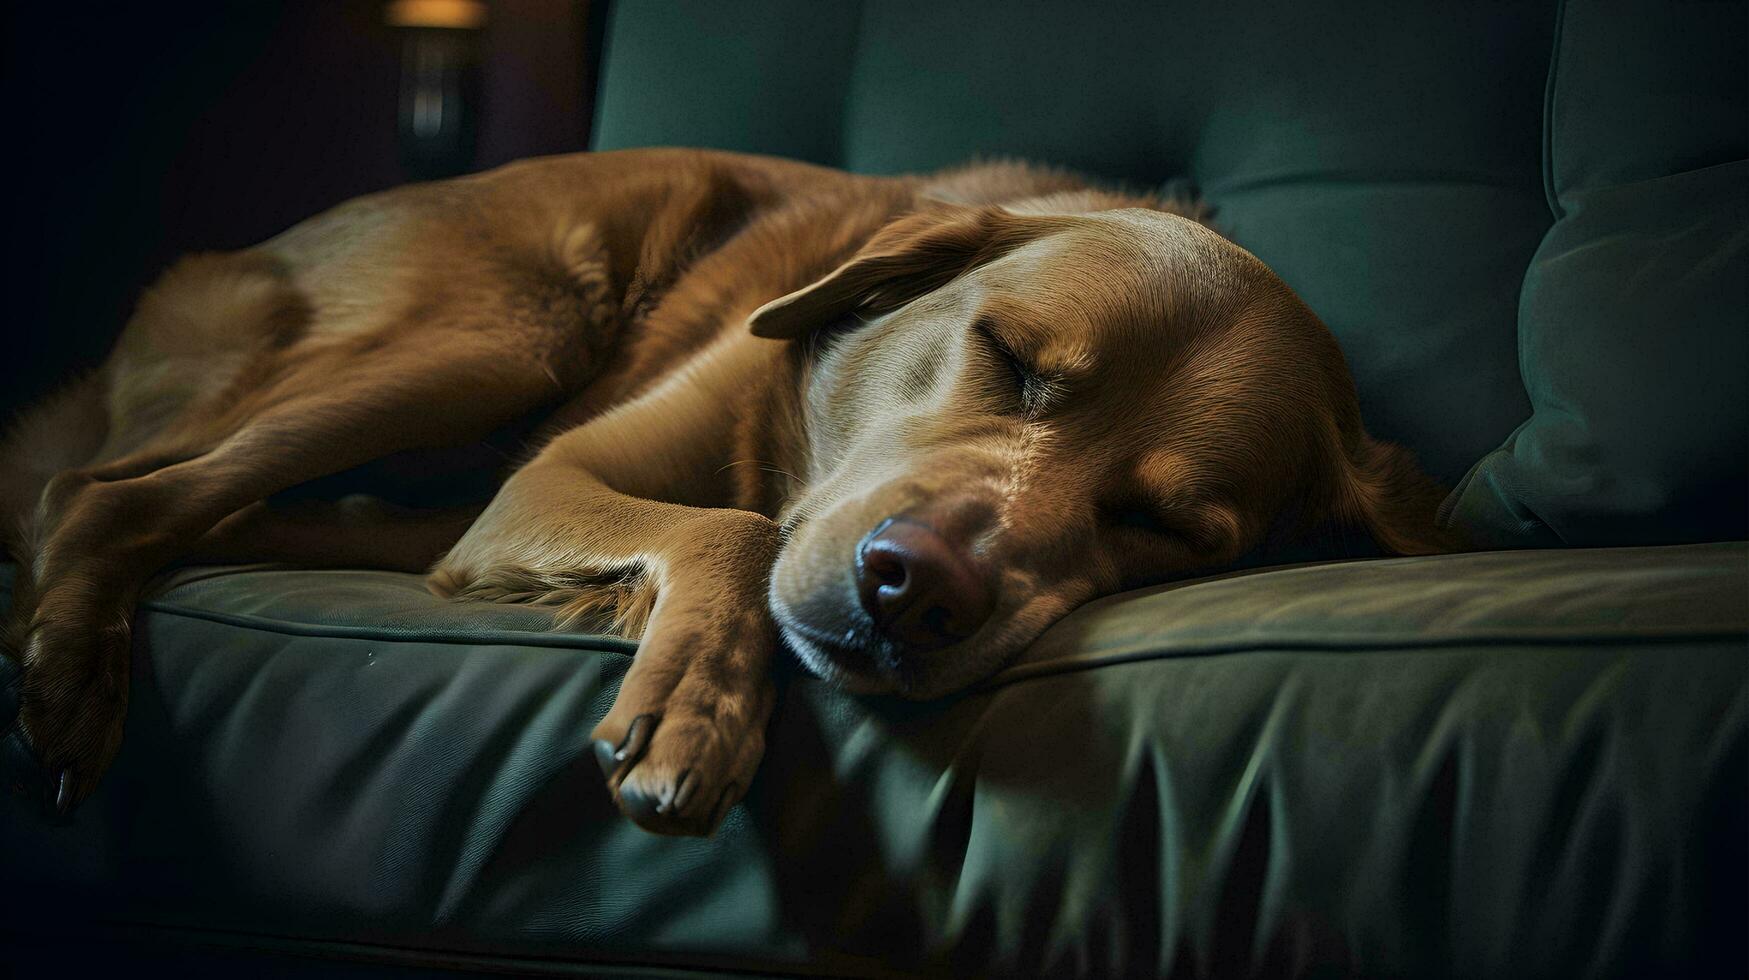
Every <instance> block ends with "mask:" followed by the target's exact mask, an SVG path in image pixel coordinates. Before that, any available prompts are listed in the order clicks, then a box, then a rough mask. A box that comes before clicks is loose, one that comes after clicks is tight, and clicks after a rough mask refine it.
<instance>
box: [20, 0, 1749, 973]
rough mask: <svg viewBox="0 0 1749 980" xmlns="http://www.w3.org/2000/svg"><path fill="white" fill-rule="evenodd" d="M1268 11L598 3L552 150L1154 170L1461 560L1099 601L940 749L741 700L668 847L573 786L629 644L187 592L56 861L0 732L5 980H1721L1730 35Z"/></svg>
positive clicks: (1741, 162)
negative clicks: (1487, 979)
mask: <svg viewBox="0 0 1749 980" xmlns="http://www.w3.org/2000/svg"><path fill="white" fill-rule="evenodd" d="M1317 6H1318V5H1311V4H1298V5H1288V4H1276V3H1268V2H1263V0H1245V2H1240V3H1233V4H1225V5H1213V4H1135V5H1123V4H1117V5H1107V4H1100V5H1093V4H1081V3H1071V2H1059V3H1004V2H998V0H976V2H954V3H945V2H940V0H936V2H924V0H867V2H864V3H853V2H819V0H784V2H771V0H760V2H750V3H746V4H717V3H709V2H705V0H689V2H677V0H622V2H620V3H618V4H615V5H613V7H611V8H609V9H607V10H606V12H605V15H604V16H598V17H597V18H596V22H597V23H598V24H599V25H600V26H601V28H602V29H601V31H600V32H599V33H598V35H597V40H598V42H599V43H600V46H601V65H602V70H601V76H600V80H599V89H598V92H597V101H596V105H597V108H596V114H595V129H594V139H595V145H596V146H597V147H599V148H613V147H621V146H633V145H647V144H689V145H704V146H718V147H727V148H733V149H742V150H753V151H759V152H767V153H775V154H781V155H786V156H793V157H799V158H802V159H808V160H814V161H818V162H823V163H829V164H834V165H839V166H844V167H848V168H851V169H856V170H864V171H871V172H892V171H898V170H914V169H924V168H932V167H937V166H941V165H945V164H950V163H953V162H955V161H958V160H963V159H965V158H968V157H972V156H976V155H994V154H1012V155H1019V156H1025V157H1028V158H1033V159H1041V160H1049V161H1054V162H1057V163H1062V164H1066V165H1070V166H1073V167H1077V168H1080V169H1082V170H1085V171H1088V172H1091V173H1095V174H1099V175H1102V176H1105V177H1108V178H1111V179H1114V180H1123V181H1128V182H1130V183H1131V184H1136V185H1157V184H1160V183H1161V182H1163V181H1165V180H1167V179H1168V178H1172V177H1178V176H1183V177H1188V178H1189V179H1191V180H1193V181H1194V182H1195V183H1196V185H1197V186H1198V187H1199V188H1200V191H1201V193H1202V194H1203V195H1204V196H1205V197H1206V198H1207V199H1208V200H1209V201H1210V203H1211V204H1212V205H1213V206H1214V207H1215V209H1216V214H1217V221H1218V223H1219V224H1220V225H1221V226H1222V227H1223V230H1225V231H1226V232H1228V233H1229V234H1230V235H1232V236H1233V237H1234V238H1235V239H1236V240H1237V241H1239V242H1240V243H1241V244H1243V245H1245V246H1246V247H1247V248H1250V249H1251V250H1253V251H1254V252H1256V253H1257V254H1258V255H1259V256H1260V257H1261V258H1263V259H1264V260H1265V261H1267V262H1269V263H1270V264H1271V265H1272V266H1273V267H1274V268H1275V269H1276V270H1277V271H1278V272H1279V273H1280V274H1281V275H1282V276H1283V278H1284V279H1286V280H1287V282H1288V283H1289V284H1290V285H1292V286H1293V287H1294V288H1296V289H1297V290H1298V291H1299V292H1300V293H1301V295H1302V296H1304V297H1305V299H1306V300H1307V301H1308V302H1309V303H1310V304H1311V306H1312V307H1313V308H1314V309H1316V310H1317V311H1318V312H1319V314H1320V315H1321V316H1322V317H1323V318H1324V319H1325V321H1326V322H1327V323H1328V324H1329V325H1330V327H1331V328H1332V329H1333V330H1334V331H1335V332H1336V333H1337V335H1338V336H1339V338H1340V339H1341V341H1342V342H1343V345H1344V348H1345V350H1346V351H1347V354H1348V357H1349V359H1350V363H1351V365H1352V367H1353V369H1354V372H1355V375H1356V380H1357V383H1358V385H1359V387H1360V392H1361V397H1362V404H1363V409H1364V411H1365V413H1366V416H1367V418H1368V421H1369V425H1370V427H1371V428H1372V430H1373V431H1374V432H1375V434H1378V435H1381V436H1384V437H1388V438H1391V439H1395V440H1398V441H1401V442H1404V443H1406V444H1408V445H1410V446H1412V447H1413V448H1415V449H1416V451H1417V452H1418V453H1419V454H1420V455H1421V457H1422V459H1423V460H1424V462H1425V463H1426V465H1427V466H1428V468H1429V469H1430V470H1432V471H1433V472H1434V473H1436V474H1437V475H1438V476H1440V477H1441V478H1442V479H1443V480H1445V481H1446V482H1447V483H1448V484H1450V485H1452V486H1453V487H1454V488H1455V489H1454V491H1453V493H1452V496H1451V497H1450V499H1448V501H1447V504H1446V511H1445V516H1446V519H1448V520H1450V521H1451V522H1453V523H1455V524H1458V525H1460V526H1462V527H1464V528H1465V529H1466V530H1467V531H1468V532H1469V533H1470V534H1471V535H1472V536H1473V537H1474V538H1475V539H1476V540H1477V541H1478V542H1479V543H1480V544H1481V545H1482V546H1485V547H1487V548H1489V549H1491V550H1487V551H1481V552H1477V553H1472V554H1463V555H1450V556H1441V557H1434V558H1415V559H1380V560H1367V561H1355V560H1347V561H1327V562H1314V563H1309V564H1300V565H1293V566H1288V567H1275V568H1270V567H1261V568H1250V569H1247V570H1243V571H1235V572H1232V573H1229V574H1225V575H1218V576H1214V577H1211V578H1205V579H1199V580H1194V581H1186V582H1178V583H1171V584H1167V585H1162V586H1159V587H1156V588H1151V589H1146V590H1142V591H1139V592H1135V593H1130V594H1126V595H1122V596H1115V597H1111V598H1108V599H1104V600H1100V601H1098V602H1094V603H1092V604H1090V605H1088V606H1086V607H1084V608H1082V609H1080V610H1078V611H1077V612H1075V613H1074V614H1072V615H1071V616H1070V617H1068V618H1067V619H1066V620H1064V621H1063V622H1062V623H1060V624H1058V625H1057V626H1056V627H1055V628H1053V629H1052V630H1051V631H1049V632H1048V633H1047V634H1046V635H1045V636H1044V638H1043V639H1042V640H1041V641H1040V642H1039V643H1038V644H1037V645H1036V646H1035V647H1034V648H1033V649H1032V650H1031V651H1029V652H1028V654H1027V655H1026V656H1025V657H1024V658H1023V660H1022V661H1021V662H1020V663H1018V664H1016V665H1014V666H1012V667H1010V668H1009V669H1007V670H1006V671H1004V672H1003V673H1001V674H1000V675H998V676H997V677H995V678H994V679H992V680H991V681H989V682H987V683H985V684H983V685H981V686H979V687H978V688H977V689H975V690H973V691H970V692H967V693H965V694H963V695H960V696H956V697H953V698H949V699H947V700H945V701H942V702H939V703H930V704H909V703H902V702H896V701H888V700H884V699H874V698H857V697H851V696H847V695H844V694H841V693H838V692H835V691H833V690H831V689H829V688H827V687H825V686H824V685H822V684H820V683H819V682H817V681H814V680H812V679H810V678H807V677H805V676H789V677H787V678H786V681H785V685H784V693H783V697H782V700H781V703H780V707H779V709H778V711H777V714H776V718H775V720H774V722H773V729H772V732H771V738H770V744H771V749H770V752H769V755H768V758H767V759H766V762H765V765H764V768H763V769H762V770H761V774H760V776H759V778H758V780H757V781H756V782H755V784H754V786H753V788H752V791H751V793H750V795H749V796H748V798H747V800H746V801H745V802H744V803H743V804H741V805H739V806H737V807H736V808H735V809H734V810H733V811H732V812H731V814H730V815H729V817H728V819H727V822H726V824H725V825H724V827H723V828H722V829H721V830H720V831H719V833H718V834H717V835H716V836H715V837H714V838H712V839H708V840H682V839H667V838H658V837H654V836H651V835H648V834H645V833H643V832H641V831H639V830H637V829H636V828H635V827H633V826H632V825H630V824H629V823H627V822H626V821H624V820H622V819H621V818H619V817H618V816H617V814H616V813H615V811H614V810H613V808H612V806H611V804H610V803H609V801H608V799H607V797H606V794H605V791H604V790H603V788H602V785H601V779H600V775H599V773H598V772H597V770H596V768H595V764H594V762H593V760H592V758H591V756H590V754H589V752H588V751H587V748H588V741H587V739H588V732H589V730H590V728H591V726H592V725H593V724H594V722H595V721H596V720H597V719H599V718H600V717H601V716H602V715H603V714H604V713H605V711H606V709H607V707H608V705H609V704H610V703H611V701H612V698H613V695H614V692H615V690H616V688H617V685H618V683H619V680H620V678H621V677H622V676H623V675H624V672H625V669H626V665H627V663H628V661H629V657H630V655H631V652H632V645H631V644H630V643H628V642H626V641H623V640H620V639H616V638H612V637H604V636H594V635H585V634H575V633H562V632H559V633H555V632H552V631H551V630H550V629H549V628H548V621H547V620H546V618H545V616H544V614H543V613H541V612H539V611H537V610H534V609H528V608H520V607H513V606H471V605H454V604H446V603H442V602H439V601H438V600H436V599H433V598H432V597H431V596H429V595H428V594H427V593H426V592H425V591H424V590H423V589H422V588H421V586H420V584H419V582H418V580H417V579H416V578H414V577H411V576H402V575H395V574H389V573H378V572H363V571H332V572H307V571H290V570H284V569H274V568H267V567H247V568H230V569H187V570H183V571H181V572H178V573H176V574H174V575H171V576H168V577H167V578H166V579H165V580H164V581H163V582H162V583H161V584H160V586H159V587H158V588H157V589H156V590H155V592H154V593H153V594H152V596H151V597H150V598H149V599H148V600H147V601H146V602H145V604H144V606H143V608H142V609H141V612H140V616H139V619H138V622H137V633H136V647H135V661H134V669H133V684H134V694H133V701H132V708H131V711H130V715H129V719H128V730H127V741H126V744H125V746H124V747H123V749H122V753H121V756H120V757H119V759H118V760H117V762H116V765H115V768H114V770H113V771H112V772H111V773H110V774H109V776H108V778H107V779H106V781H105V783H104V785H103V787H102V788H101V789H100V790H99V792H98V794H97V795H96V796H95V797H93V798H92V799H91V800H90V801H89V802H88V803H87V804H86V805H85V806H84V807H83V808H82V809H81V810H79V811H78V812H77V813H76V814H75V816H74V817H73V818H72V820H71V821H70V823H68V824H67V825H56V824H54V823H52V822H51V821H49V820H48V819H46V818H45V817H44V815H43V809H42V807H41V806H40V801H39V800H38V792H39V789H38V787H37V785H36V783H35V779H36V776H35V774H34V772H33V770H32V767H31V765H30V762H29V759H28V758H27V757H26V755H25V753H24V750H23V748H22V746H21V745H20V743H19V740H18V739H17V736H16V732H15V731H14V732H13V733H12V734H10V735H9V736H8V737H7V738H6V739H5V741H4V742H3V743H0V754H3V755H4V756H5V758H4V764H5V774H6V783H5V784H4V785H5V786H6V788H8V789H9V792H8V793H7V795H6V796H5V798H4V799H3V800H0V882H4V884H5V886H6V895H7V897H8V898H9V899H10V902H9V908H8V912H7V914H6V916H4V917H0V947H3V946H6V945H11V946H12V947H13V949H14V952H13V953H11V954H0V962H11V963H13V964H15V965H17V964H22V965H23V966H24V967H25V969H26V970H27V971H28V970H35V971H41V972H45V973H48V972H53V973H56V974H65V973H67V972H68V971H69V970H70V969H72V970H73V972H74V973H75V974H76V973H77V969H76V968H77V967H80V966H85V965H91V964H95V963H99V962H105V963H107V962H108V961H109V960H110V959H114V958H116V957H128V958H135V957H146V958H149V959H151V960H153V961H155V962H157V963H158V964H160V965H164V964H171V965H181V966H185V967H190V968H195V969H206V970H213V971H221V972H239V971H242V970H250V971H254V972H257V973H260V972H268V973H274V972H289V973H296V972H300V971H303V970H310V971H314V972H321V973H324V974H326V973H332V972H336V971H339V972H343V973H347V974H350V975H367V974H375V973H382V974H384V975H405V974H406V973H407V972H409V970H408V968H409V967H416V968H418V969H421V970H444V969H460V968H470V967H471V968H482V969H493V970H508V971H530V972H552V973H575V974H587V975H603V974H609V975H626V976H634V975H635V976H647V975H658V974H661V975H667V974H670V973H672V974H676V975H678V974H682V973H687V972H690V971H713V970H740V971H749V972H827V973H840V974H841V973H853V974H855V973H882V972H898V971H934V972H943V973H950V972H951V973H964V972H995V973H1033V972H1049V973H1087V974H1096V975H1109V974H1129V973H1156V972H1158V973H1173V974H1177V975H1185V976H1192V975H1204V976H1237V975H1250V974H1261V975H1281V974H1318V975H1328V974H1332V973H1335V974H1342V973H1358V974H1365V975H1391V976H1415V975H1447V974H1449V975H1458V976H1520V975H1522V976H1542V975H1570V974H1582V975H1597V974H1602V975H1621V976H1648V975H1682V974H1699V975H1730V976H1742V975H1744V973H1745V970H1746V969H1749V955H1746V947H1745V941H1744V922H1745V921H1749V901H1746V898H1749V854H1746V851H1745V843H1746V839H1749V799H1746V797H1749V546H1746V545H1745V544H1744V543H1743V542H1742V539H1744V538H1745V537H1749V529H1746V522H1749V458H1746V456H1749V429H1746V418H1749V398H1746V397H1745V392H1744V376H1745V365H1746V364H1749V339H1746V338H1749V300H1746V297H1745V295H1744V282H1745V280H1746V279H1749V160H1746V158H1749V134H1746V132H1745V120H1746V119H1749V96H1746V94H1745V87H1744V84H1743V79H1744V73H1745V67H1746V59H1745V28H1746V26H1749V16H1746V13H1745V6H1744V4H1743V3H1741V2H1733V3H1701V2H1684V3H1680V4H1664V3H1658V2H1654V0H1567V2H1564V3H1540V2H1539V3H1529V2H1527V3H1512V4H1506V3H1500V4H1494V3H1487V4H1439V5H1431V4H1430V5H1424V6H1416V5H1403V4H1400V3H1385V2H1373V3H1348V4H1341V5H1329V8H1327V9H1315V8H1317ZM600 9H601V8H599V7H597V10H598V11H599V10H600ZM0 680H3V681H4V682H5V687H6V697H4V698H0V722H4V721H5V717H6V715H7V714H10V713H11V712H12V711H13V710H14V709H13V707H12V704H13V702H14V701H15V697H14V695H15V687H16V671H15V670H13V669H12V667H11V665H10V664H9V663H0ZM8 956H9V957H10V958H9V959H8Z"/></svg>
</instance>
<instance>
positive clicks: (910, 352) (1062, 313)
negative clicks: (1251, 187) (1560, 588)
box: [750, 204, 1444, 698]
mask: <svg viewBox="0 0 1749 980" xmlns="http://www.w3.org/2000/svg"><path fill="white" fill-rule="evenodd" d="M750 325H751V328H752V330H753V331H754V332H755V333H756V334H758V335H760V336H765V337H775V338H791V339H796V340H798V341H800V342H801V343H802V344H803V345H804V350H805V351H806V352H807V353H806V358H807V362H806V363H807V366H806V368H805V371H804V377H805V379H806V380H805V387H804V391H803V402H804V405H803V411H802V414H803V416H804V422H803V424H804V426H805V428H806V433H807V437H808V441H809V460H808V467H807V472H806V474H805V475H804V482H805V489H804V490H803V491H801V492H800V493H798V494H796V495H795V496H794V497H793V498H792V499H791V500H790V501H789V503H788V505H787V507H786V509H785V512H784V514H783V515H782V520H783V524H784V527H785V528H786V530H787V531H788V532H789V533H788V539H787V542H786V544H785V547H784V549H783V552H782V554H781V555H780V557H779V560H778V562H777V564H776V566H775V568H774V569H773V572H772V578H771V593H770V600H771V608H772V612H773V614H774V616H775V618H776V620H777V623H778V624H779V626H780V628H781V629H782V632H783V634H784V636H785V638H786V640H787V641H788V642H789V644H790V645H791V646H792V647H793V648H794V649H795V650H796V652H797V653H798V655H799V656H800V657H801V659H802V660H803V661H804V662H805V663H806V664H807V665H808V666H809V667H810V668H811V669H812V670H814V671H815V672H817V673H819V674H820V675H822V676H824V677H827V678H829V679H834V680H838V681H840V682H842V683H844V684H845V685H846V686H848V687H850V688H852V689H854V690H861V691H871V692H872V691H880V692H891V693H896V694H900V695H903V696H906V697H915V698H926V697H933V696H937V695H940V694H943V693H946V692H949V691H953V690H956V689H959V688H962V687H965V686H966V685H968V684H971V683H973V682H975V681H977V680H980V679H982V678H984V677H986V676H988V675H989V674H991V673H993V672H994V671H996V670H997V669H999V668H1000V667H1002V666H1003V665H1004V664H1006V663H1007V662H1008V661H1009V660H1010V659H1012V658H1013V656H1014V655H1015V654H1017V653H1018V652H1019V651H1020V650H1021V649H1023V648H1024V647H1025V646H1026V645H1027V644H1029V643H1030V642H1031V641H1032V640H1033V639H1035V638H1036V637H1037V636H1038V635H1039V634H1040V633H1041V632H1043V631H1044V629H1045V628H1046V627H1047V626H1049V625H1050V624H1051V623H1053V622H1055V621H1056V620H1057V619H1058V618H1060V617H1061V616H1063V615H1064V614H1065V613H1067V612H1068V611H1069V610H1071V609H1073V608H1074V607H1075V606H1077V605H1079V604H1081V603H1082V602H1085V601H1086V600H1088V599H1090V598H1093V597H1096V596H1100V595H1106V594H1110V593H1113V592H1117V591H1120V590H1122V589H1125V588H1129V587H1133V586H1136V585H1140V584H1145V583H1148V582H1157V581H1161V580H1164V579H1169V578H1173V577H1176V576H1182V575H1186V574H1189V573H1192V572H1195V571H1198V570H1204V569H1212V568H1216V567H1219V566H1222V565H1225V564H1229V563H1231V562H1233V561H1235V560H1236V559H1239V558H1240V557H1242V556H1244V555H1246V554H1247V553H1250V552H1252V551H1254V550H1255V549H1257V548H1258V547H1259V546H1260V545H1261V544H1262V543H1263V542H1264V541H1265V540H1266V539H1271V540H1273V539H1278V538H1280V537H1281V536H1282V535H1283V534H1290V535H1291V534H1292V533H1294V532H1303V531H1309V530H1312V529H1316V528H1320V527H1328V526H1333V525H1336V526H1341V525H1347V526H1352V527H1356V528H1359V529H1362V530H1364V531H1366V532H1368V533H1370V535H1371V536H1372V538H1373V539H1374V540H1375V541H1376V542H1377V543H1378V545H1379V546H1380V547H1381V548H1382V549H1383V550H1386V551H1389V552H1394V553H1422V552H1429V551H1436V550H1441V549H1442V547H1443V545H1444V542H1442V541H1441V540H1440V539H1439V534H1438V532H1437V531H1436V530H1435V529H1434V527H1433V523H1432V519H1433V511H1434V508H1435V506H1436V504H1437V501H1438V499H1439V491H1438V489H1437V487H1435V486H1434V485H1433V483H1432V482H1431V481H1430V480H1428V478H1426V477H1425V476H1423V475H1422V474H1421V473H1420V472H1419V471H1418V470H1417V469H1416V467H1415V466H1414V464H1413V462H1412V461H1411V460H1410V459H1409V458H1408V457H1407V454H1406V453H1404V452H1403V451H1402V450H1400V449H1397V448H1396V447H1393V446H1389V445H1386V444H1383V443H1380V442H1377V441H1374V440H1372V439H1371V438H1369V437H1368V436H1367V434H1366V432H1365V431H1364V429H1363V428H1362V426H1361V421H1360V415H1359V409H1358V407H1357V404H1356V398H1355V392H1354V385H1353V382H1352V381H1351V379H1350V377H1349V374H1348V369H1347V366H1346V364H1345V362H1344V360H1343V358H1342V353H1341V351H1340V349H1339V348H1338V347H1337V344H1336V342H1335V339H1334V338H1333V337H1332V336H1331V335H1330V333H1329V331H1328V330H1327V329H1326V328H1325V327H1324V325H1323V324H1322V323H1320V322H1319V320H1318V318H1317V317H1316V316H1314V315H1313V314H1312V312H1311V311H1310V310H1309V309H1307V308H1306V306H1305V305H1304V304H1303V303H1301V302H1300V300H1299V299H1298V298H1297V297H1296V296H1295V295H1294V294H1293V292H1292V291H1291V290H1289V289H1288V288H1287V286H1286V285H1284V284H1283V283H1282V282H1281V280H1279V279H1278V278H1276V276H1275V275H1274V274H1273V273H1272V272H1271V271H1270V270H1269V269H1268V268H1267V267H1265V266H1264V265H1263V263H1262V262H1260V261H1258V260H1257V259H1256V258H1255V257H1254V256H1252V255H1251V254H1250V253H1248V252H1246V251H1245V250H1243V249H1241V248H1239V247H1238V246H1236V245H1234V244H1232V243H1231V242H1229V241H1227V240H1226V239H1224V238H1222V237H1220V236H1219V235H1217V234H1215V233H1214V232H1212V231H1210V230H1209V229H1208V228H1206V227H1204V226H1203V225H1201V224H1199V223H1197V222H1195V221H1192V220H1189V219H1186V218H1183V217H1179V216H1177V215H1173V214H1169V213H1163V212H1160V211H1154V210H1147V209H1139V208H1136V209H1120V210H1109V211H1092V212H1083V213H1048V212H1045V211H1043V210H1038V211H1022V210H1007V209H1003V208H998V207H965V206H954V205H945V204H943V205H935V206H932V207H930V208H929V209H927V210H925V211H921V212H918V213H915V214H912V215H910V216H908V217H906V218H903V219H900V220H898V221H896V222H894V223H893V224H891V225H889V226H888V227H887V228H885V229H884V230H883V231H882V232H881V233H880V234H878V235H877V236H876V237H875V238H874V239H873V240H871V241H870V242H869V243H868V244H867V246H866V247H864V248H863V249H862V250H861V251H860V252H859V253H858V254H857V255H856V256H854V257H853V258H852V259H851V260H850V261H849V262H847V263H845V264H844V265H842V266H841V267H839V268H838V269H837V270H836V271H834V272H832V273H831V274H830V275H827V276H826V277H825V278H823V279H821V280H819V281H818V282H815V283H814V284H812V285H810V286H808V287H807V288H805V289H802V290H800V291H797V292H795V293H792V294H790V295H788V296H785V297H782V298H780V299H777V300H774V301H772V302H771V303H768V304H766V305H765V306H764V307H762V308H760V309H759V310H758V311H757V312H755V313H754V314H753V316H752V318H751V320H750Z"/></svg>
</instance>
